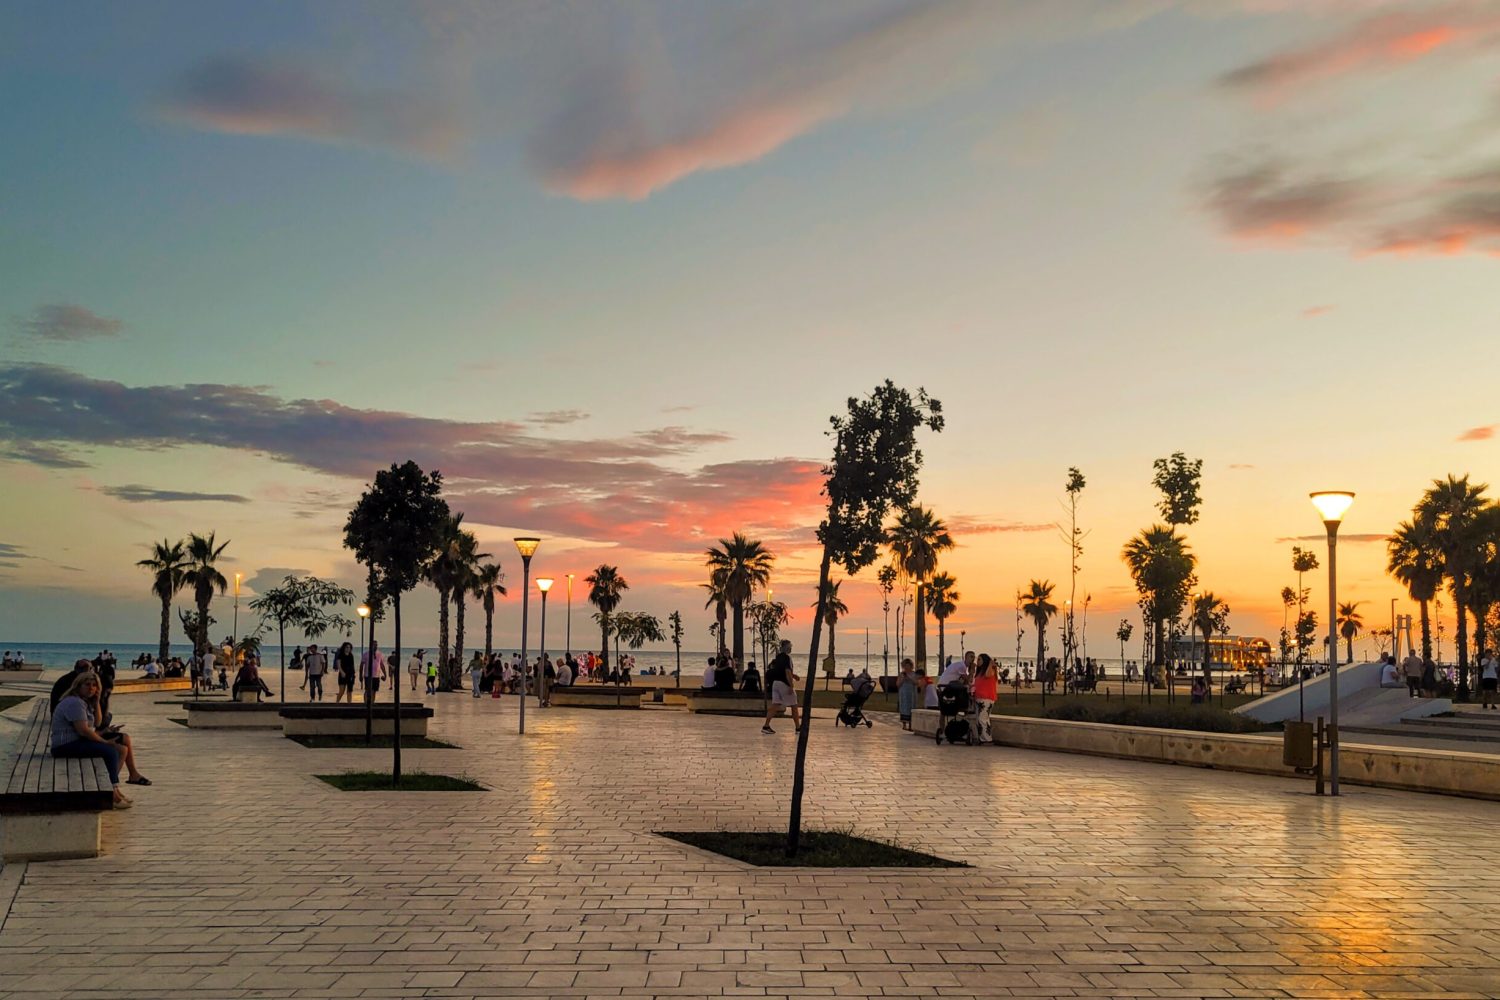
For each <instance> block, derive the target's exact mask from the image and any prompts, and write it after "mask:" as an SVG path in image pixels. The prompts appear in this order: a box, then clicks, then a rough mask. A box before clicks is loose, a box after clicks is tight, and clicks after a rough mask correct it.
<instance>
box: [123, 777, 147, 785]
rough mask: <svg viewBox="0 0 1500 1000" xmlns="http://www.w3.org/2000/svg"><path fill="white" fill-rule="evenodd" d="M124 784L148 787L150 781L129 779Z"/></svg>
mask: <svg viewBox="0 0 1500 1000" xmlns="http://www.w3.org/2000/svg"><path fill="white" fill-rule="evenodd" d="M125 784H127V785H149V784H151V779H150V778H130V779H129V780H127V781H126V782H125Z"/></svg>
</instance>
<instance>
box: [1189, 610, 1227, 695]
mask: <svg viewBox="0 0 1500 1000" xmlns="http://www.w3.org/2000/svg"><path fill="white" fill-rule="evenodd" d="M1228 617H1229V605H1227V604H1225V603H1224V602H1223V601H1222V600H1220V599H1219V598H1217V597H1215V596H1214V594H1213V592H1212V591H1205V592H1203V593H1201V594H1199V595H1198V596H1197V597H1195V598H1193V611H1192V615H1191V616H1190V622H1191V624H1192V627H1194V628H1196V629H1197V630H1198V631H1199V632H1202V633H1203V683H1204V684H1207V685H1209V688H1210V690H1212V687H1213V680H1212V678H1211V674H1210V671H1209V655H1210V653H1209V651H1210V646H1209V640H1210V639H1211V638H1212V637H1213V634H1214V633H1215V632H1220V631H1223V630H1224V622H1225V620H1226V619H1227V618H1228Z"/></svg>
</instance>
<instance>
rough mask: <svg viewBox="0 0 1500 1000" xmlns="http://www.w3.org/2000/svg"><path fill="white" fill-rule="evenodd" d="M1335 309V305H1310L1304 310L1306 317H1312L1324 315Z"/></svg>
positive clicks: (1303, 314)
mask: <svg viewBox="0 0 1500 1000" xmlns="http://www.w3.org/2000/svg"><path fill="white" fill-rule="evenodd" d="M1332 311H1333V306H1326V305H1325V306H1308V307H1307V308H1306V309H1304V310H1302V317H1303V318H1304V319H1312V318H1314V317H1316V316H1324V315H1327V314H1328V313H1330V312H1332Z"/></svg>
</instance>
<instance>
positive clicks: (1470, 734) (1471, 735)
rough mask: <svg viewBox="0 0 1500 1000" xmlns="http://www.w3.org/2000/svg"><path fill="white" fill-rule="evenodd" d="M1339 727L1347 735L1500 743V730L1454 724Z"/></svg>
mask: <svg viewBox="0 0 1500 1000" xmlns="http://www.w3.org/2000/svg"><path fill="white" fill-rule="evenodd" d="M1409 721H1410V720H1408V722H1409ZM1339 728H1340V730H1341V731H1342V732H1343V733H1344V734H1345V735H1347V734H1349V733H1363V734H1366V735H1369V736H1404V737H1407V738H1408V739H1424V740H1453V741H1455V742H1459V743H1500V732H1490V731H1488V730H1475V729H1473V728H1460V727H1453V726H1450V727H1448V728H1442V727H1439V726H1431V727H1421V728H1413V727H1411V726H1409V725H1402V726H1400V727H1399V728H1398V727H1395V726H1340V727H1339ZM1351 742H1353V741H1351Z"/></svg>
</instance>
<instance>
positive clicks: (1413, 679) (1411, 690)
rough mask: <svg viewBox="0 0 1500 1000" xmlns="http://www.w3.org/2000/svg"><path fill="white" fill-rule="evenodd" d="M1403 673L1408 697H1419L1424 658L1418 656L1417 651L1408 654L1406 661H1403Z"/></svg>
mask: <svg viewBox="0 0 1500 1000" xmlns="http://www.w3.org/2000/svg"><path fill="white" fill-rule="evenodd" d="M1401 673H1402V675H1403V676H1404V677H1405V678H1406V693H1407V696H1408V697H1411V698H1416V697H1418V696H1419V695H1418V692H1419V691H1420V689H1421V687H1422V658H1421V657H1420V656H1418V655H1417V653H1416V650H1413V651H1411V652H1410V653H1407V654H1406V659H1404V660H1402V661H1401Z"/></svg>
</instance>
